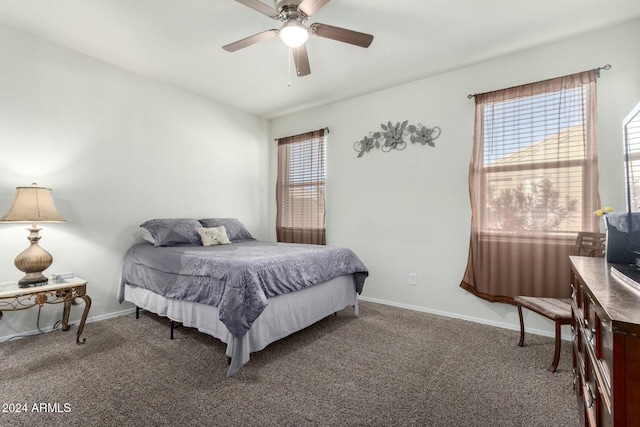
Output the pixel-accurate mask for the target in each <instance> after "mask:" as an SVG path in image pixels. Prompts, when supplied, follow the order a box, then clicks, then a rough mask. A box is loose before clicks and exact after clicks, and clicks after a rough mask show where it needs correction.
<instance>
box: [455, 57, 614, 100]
mask: <svg viewBox="0 0 640 427" xmlns="http://www.w3.org/2000/svg"><path fill="white" fill-rule="evenodd" d="M610 69H611V64H607V65H603V66H602V67H598V68H595V70H596V77H597V78H600V70H605V71H608V70H610ZM543 81H544V80H543ZM538 83H539V82H538ZM525 84H530V83H525ZM520 86H522V85H520ZM513 87H517V86H513ZM508 89H511V88H508ZM502 90H506V89H502ZM476 95H480V94H478V93H475V94H469V95H467V99H472V98H475V97H476Z"/></svg>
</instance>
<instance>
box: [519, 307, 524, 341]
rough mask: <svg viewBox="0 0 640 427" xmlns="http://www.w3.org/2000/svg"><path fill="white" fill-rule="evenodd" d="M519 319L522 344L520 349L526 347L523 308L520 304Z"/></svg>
mask: <svg viewBox="0 0 640 427" xmlns="http://www.w3.org/2000/svg"><path fill="white" fill-rule="evenodd" d="M518 317H519V318H520V342H519V343H518V347H522V346H524V320H523V319H522V306H521V305H520V304H518Z"/></svg>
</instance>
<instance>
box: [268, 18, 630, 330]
mask: <svg viewBox="0 0 640 427" xmlns="http://www.w3.org/2000/svg"><path fill="white" fill-rule="evenodd" d="M639 40H640V21H634V22H632V23H628V24H625V25H621V26H619V27H616V28H612V29H606V30H602V31H599V32H596V33H592V34H587V35H584V36H581V37H577V38H574V39H570V40H566V41H563V42H560V43H554V44H552V45H548V46H544V47H540V48H537V49H533V50H529V51H526V52H521V53H518V54H515V55H511V56H508V57H502V58H497V59H495V60H491V61H487V62H485V63H481V64H477V65H475V66H471V67H467V68H464V69H460V70H457V71H453V72H449V73H446V74H442V75H439V76H436V77H431V78H427V79H424V80H420V81H416V82H413V83H409V84H406V85H403V86H399V87H394V88H391V89H388V90H384V91H381V92H377V93H372V94H369V95H366V96H362V97H359V98H356V99H350V100H346V101H343V102H338V103H335V104H332V105H328V106H325V107H320V108H314V109H310V110H307V111H304V112H301V113H297V114H292V115H288V116H285V117H282V118H278V119H275V120H273V121H272V126H271V131H272V136H273V137H282V136H287V135H294V134H298V133H302V132H305V131H310V130H314V129H319V128H321V127H325V126H328V127H329V128H330V134H329V146H328V154H327V163H328V166H327V169H328V170H327V209H328V213H327V241H328V244H330V245H340V246H348V247H350V248H352V249H353V250H354V251H355V252H356V253H357V254H358V255H359V256H360V258H361V259H362V260H363V261H364V263H365V264H366V265H367V266H368V268H369V270H370V277H369V279H368V280H367V282H366V284H365V288H364V292H363V296H364V297H366V298H369V299H373V300H383V301H386V302H390V303H393V304H397V305H401V306H402V305H404V306H410V307H413V308H416V309H420V310H426V311H432V312H437V313H446V314H448V315H452V316H456V317H461V318H469V319H474V320H476V321H480V322H485V323H489V324H498V325H502V326H506V327H511V328H515V327H516V325H517V313H516V310H515V308H514V307H512V306H509V305H505V304H497V303H496V304H491V303H487V302H485V301H483V300H481V299H479V298H477V297H475V296H473V295H471V294H469V293H467V292H466V291H463V290H462V289H461V288H459V284H460V281H461V279H462V276H463V274H464V270H465V266H466V261H467V252H468V242H469V231H470V218H471V210H470V205H469V193H468V181H467V177H468V167H469V160H470V158H471V145H472V136H473V125H474V101H473V100H470V99H467V95H468V94H474V93H482V92H486V91H491V90H496V89H501V88H506V87H510V86H514V85H519V84H525V83H530V82H535V81H539V80H543V79H548V78H553V77H558V76H562V75H566V74H572V73H575V72H579V71H584V70H589V69H592V68H596V67H599V66H603V65H605V64H608V63H609V64H611V65H612V66H613V68H612V69H611V70H610V71H603V73H602V78H601V79H599V81H598V109H599V113H598V114H599V131H598V134H599V135H598V137H599V156H600V163H599V164H600V194H601V199H602V203H603V204H604V205H608V206H614V207H615V208H616V209H617V210H624V209H625V202H624V200H625V199H624V175H623V168H622V136H621V121H622V119H623V118H624V116H625V115H626V114H627V112H628V111H629V110H630V109H631V108H632V107H633V106H634V105H635V104H636V103H637V102H638V101H640V53H639V52H640V42H639ZM398 66H402V63H401V62H399V64H398ZM354 78H357V76H354ZM404 120H408V121H409V122H410V123H412V124H417V123H422V124H424V125H426V126H429V127H432V126H439V127H440V128H442V135H441V136H440V138H439V139H437V140H436V141H435V144H436V147H435V148H431V147H423V146H411V145H410V146H408V147H407V148H406V149H405V150H404V151H399V152H391V153H383V152H381V151H378V150H376V151H372V152H370V153H368V154H365V155H364V156H363V157H362V158H356V152H355V151H354V149H353V143H354V141H357V140H360V139H362V138H363V137H364V136H365V135H367V134H368V133H369V131H378V130H381V129H380V127H379V126H380V123H387V122H388V121H391V122H392V123H396V122H398V121H404ZM275 151H276V150H275V144H274V143H272V154H271V182H272V183H275V180H276V173H275V165H276V162H277V161H276V153H275ZM273 191H274V190H273V185H272V188H271V194H273ZM596 208H597V207H596V206H594V210H595V209H596ZM270 215H271V221H272V222H273V221H274V218H275V205H274V204H272V206H271V213H270ZM272 237H273V236H272ZM409 273H415V274H417V281H418V284H417V286H409V284H408V275H409ZM528 317H529V320H527V326H531V327H532V328H533V329H541V330H543V331H545V332H546V333H551V331H552V327H551V326H552V325H551V322H548V321H546V319H542V318H541V317H539V316H535V315H532V316H528Z"/></svg>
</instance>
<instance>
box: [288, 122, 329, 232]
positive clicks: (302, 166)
mask: <svg viewBox="0 0 640 427" xmlns="http://www.w3.org/2000/svg"><path fill="white" fill-rule="evenodd" d="M325 171H326V168H325V130H324V129H320V130H317V131H314V132H309V133H305V134H301V135H295V136H290V137H286V138H281V139H279V140H278V181H277V183H276V201H277V209H278V210H277V214H276V236H277V239H278V241H279V242H288V243H311V244H316V245H324V244H326V237H325Z"/></svg>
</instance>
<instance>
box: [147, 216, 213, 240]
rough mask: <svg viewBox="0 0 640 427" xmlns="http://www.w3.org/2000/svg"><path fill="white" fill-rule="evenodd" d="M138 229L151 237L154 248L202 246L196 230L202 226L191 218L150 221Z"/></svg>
mask: <svg viewBox="0 0 640 427" xmlns="http://www.w3.org/2000/svg"><path fill="white" fill-rule="evenodd" d="M140 227H142V228H144V229H146V230H147V231H149V233H151V235H152V236H153V240H154V243H153V245H154V246H178V245H194V246H202V240H201V239H200V234H199V233H198V228H202V224H200V222H198V221H197V220H195V219H191V218H159V219H150V220H149V221H146V222H144V223H142V224H140Z"/></svg>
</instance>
